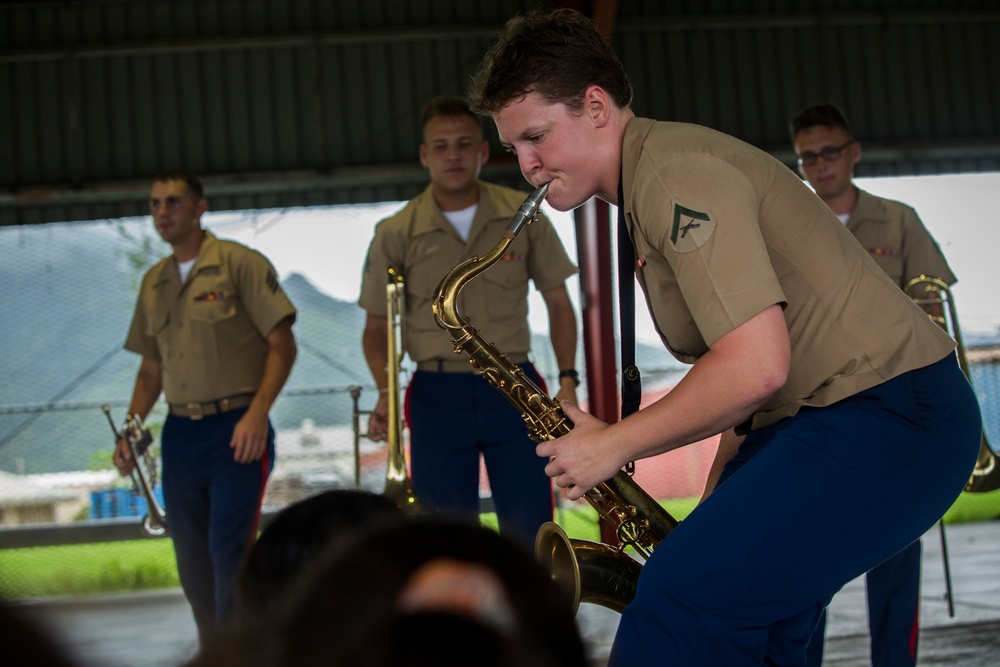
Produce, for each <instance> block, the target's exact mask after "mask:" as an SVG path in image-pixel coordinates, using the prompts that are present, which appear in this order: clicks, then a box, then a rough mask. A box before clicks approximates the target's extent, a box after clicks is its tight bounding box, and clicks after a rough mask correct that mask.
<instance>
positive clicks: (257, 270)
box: [233, 249, 295, 338]
mask: <svg viewBox="0 0 1000 667" xmlns="http://www.w3.org/2000/svg"><path fill="white" fill-rule="evenodd" d="M233 259H234V263H235V264H236V266H234V271H233V273H234V276H235V277H236V279H237V280H238V289H239V292H240V298H241V301H242V303H243V308H244V309H245V310H246V313H247V315H248V316H249V317H250V320H251V321H252V322H253V324H254V327H256V329H257V331H258V333H260V335H261V336H262V337H264V338H266V337H267V335H268V334H269V333H271V331H272V330H273V329H274V327H275V326H276V325H277V324H278V323H279V322H281V321H282V320H283V319H285V318H286V317H291V318H292V319H293V321H294V319H295V307H294V306H293V305H292V302H291V300H289V298H288V296H287V295H286V294H285V291H284V290H283V289H282V288H281V283H280V282H279V281H278V274H277V271H275V269H274V266H273V265H272V264H271V262H270V261H269V260H268V259H267V258H266V257H264V255H262V254H260V253H259V252H257V251H256V250H250V249H248V250H247V251H245V252H240V253H234V254H233Z"/></svg>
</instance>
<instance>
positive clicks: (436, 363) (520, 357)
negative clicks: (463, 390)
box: [417, 354, 528, 373]
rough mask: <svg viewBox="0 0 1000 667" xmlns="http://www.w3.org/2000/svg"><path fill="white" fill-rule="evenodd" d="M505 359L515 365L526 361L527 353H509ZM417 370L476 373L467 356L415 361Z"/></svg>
mask: <svg viewBox="0 0 1000 667" xmlns="http://www.w3.org/2000/svg"><path fill="white" fill-rule="evenodd" d="M507 359H508V360H509V361H510V362H511V363H512V364H516V365H520V364H524V363H527V361H528V355H527V354H509V355H507ZM417 370H418V371H432V372H435V373H477V372H478V371H477V370H476V368H475V367H474V366H473V365H472V362H471V360H470V359H469V358H468V357H456V358H454V359H425V360H423V361H418V362H417Z"/></svg>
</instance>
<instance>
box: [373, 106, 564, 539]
mask: <svg viewBox="0 0 1000 667" xmlns="http://www.w3.org/2000/svg"><path fill="white" fill-rule="evenodd" d="M421 127H422V130H423V139H424V140H423V143H422V144H421V146H420V150H419V153H420V163H421V165H423V166H424V168H426V169H427V172H428V175H429V177H430V184H429V185H428V186H427V188H426V189H425V190H424V191H423V192H422V193H421V194H419V195H418V196H417V197H415V198H414V199H412V200H411V201H410V202H408V203H407V205H406V206H405V207H404V208H403V209H402V210H401V211H399V212H398V213H396V214H395V215H393V216H391V217H390V218H387V219H385V220H383V221H381V222H380V223H379V224H378V226H377V227H376V229H375V234H374V237H373V238H372V241H371V245H370V247H369V250H368V257H367V261H366V263H365V269H364V275H363V278H362V285H361V296H360V299H359V303H360V305H361V307H362V308H364V309H365V310H366V311H367V319H366V323H365V329H364V334H363V337H362V346H363V349H364V354H365V358H366V359H367V362H368V366H369V368H370V369H371V373H372V377H373V379H374V381H375V385H376V386H377V387H378V388H379V389H380V395H379V399H378V403H377V404H376V406H375V408H374V411H373V413H372V415H371V418H370V421H369V426H368V433H369V437H371V438H372V439H375V440H381V439H384V438H385V433H386V429H387V410H388V396H387V393H386V389H387V387H388V379H387V372H386V368H387V361H388V360H387V358H386V357H387V354H386V340H387V336H388V333H389V332H388V322H387V319H388V318H387V317H386V316H385V312H386V305H385V299H386V296H385V276H386V271H387V269H388V268H389V267H393V268H394V269H395V270H396V271H398V272H399V274H400V275H402V276H403V277H404V278H405V285H406V287H405V302H406V312H405V314H404V315H403V317H404V318H405V325H404V327H403V329H404V330H405V332H406V340H405V341H404V342H403V345H404V346H405V348H406V351H407V353H408V354H409V356H410V358H411V359H412V360H413V361H414V362H416V365H417V369H416V372H415V373H414V375H413V378H412V380H411V382H410V385H409V387H408V389H407V393H406V399H405V413H406V415H407V418H408V419H407V421H408V424H409V429H410V458H411V477H412V481H413V487H414V491H415V493H416V495H417V497H419V498H420V500H421V502H422V503H426V504H428V505H429V506H431V507H433V508H435V509H438V510H442V511H447V512H458V513H463V514H465V515H468V516H477V513H478V511H479V489H480V480H479V471H480V456H482V458H483V461H484V462H485V464H486V471H487V474H488V476H489V484H490V489H491V492H492V496H493V503H494V506H495V508H496V512H497V518H498V522H499V527H500V531H501V532H502V533H505V534H507V535H508V536H511V537H514V538H516V539H517V540H519V541H521V542H522V543H523V544H525V545H530V544H531V543H532V542H533V540H534V536H535V533H536V532H537V530H538V528H539V527H540V526H541V525H542V524H543V523H545V522H547V521H551V520H552V510H553V498H554V497H553V493H552V484H551V481H550V480H549V478H548V477H547V476H546V475H545V470H544V467H545V466H544V462H543V461H540V460H539V459H538V458H537V457H536V456H535V455H534V448H533V443H532V441H531V440H530V439H529V437H528V433H527V429H526V428H525V424H524V422H523V421H522V420H521V417H520V416H519V414H518V412H517V411H516V410H515V409H514V408H513V407H512V406H511V405H510V404H508V403H507V401H506V400H505V399H504V398H503V397H502V396H500V395H499V394H497V392H495V391H494V390H493V389H492V388H491V387H490V386H489V385H488V383H486V382H484V381H483V380H482V378H480V377H478V376H477V374H476V373H475V372H474V371H475V369H474V368H473V367H472V366H471V364H470V363H469V361H468V360H467V359H465V358H463V357H459V356H457V355H455V353H454V352H453V350H452V345H451V339H450V338H449V336H448V334H447V333H446V332H445V331H444V330H442V329H441V328H439V327H438V326H437V324H436V323H435V321H434V316H433V313H432V309H431V302H432V296H433V292H434V289H435V287H437V285H438V283H439V282H440V281H441V279H442V278H443V277H444V276H445V274H446V273H447V272H448V271H449V270H450V269H451V267H453V266H455V265H456V264H458V263H459V262H460V261H462V260H464V259H466V258H467V257H469V256H472V255H477V254H482V253H484V252H485V251H487V250H489V249H490V248H492V247H493V245H494V244H495V242H496V239H497V237H498V236H499V235H500V232H502V231H503V229H504V228H505V227H506V225H507V223H508V221H509V220H510V218H511V216H512V214H513V213H514V212H515V211H517V209H518V206H519V205H520V204H521V202H522V200H523V199H524V193H523V192H520V191H517V190H512V189H509V188H503V187H500V186H497V185H493V184H490V183H486V182H484V181H482V180H480V179H479V175H480V170H481V168H482V166H483V165H484V164H485V163H486V161H487V159H488V158H489V144H488V142H487V141H486V140H485V139H484V138H483V131H482V123H481V121H480V119H479V118H478V117H477V116H476V115H475V114H473V113H472V111H470V110H469V107H468V105H467V104H466V102H465V101H464V100H462V99H460V98H452V97H439V98H435V99H434V100H432V101H431V102H429V103H428V105H427V106H426V108H425V109H424V112H423V117H422V120H421ZM500 264H501V266H499V267H496V269H495V271H494V272H491V274H490V278H491V279H490V280H489V281H487V280H483V281H480V282H479V283H477V284H476V286H475V287H471V288H470V290H469V291H470V294H469V296H468V297H467V300H466V301H465V302H464V303H465V304H466V310H467V312H469V313H470V314H471V315H472V316H473V319H476V320H477V321H479V320H482V321H486V322H488V323H489V326H490V329H489V330H490V332H491V334H495V335H496V336H498V337H499V339H498V341H497V343H498V346H499V347H501V348H502V349H504V350H505V351H507V352H508V353H509V356H510V358H511V360H512V361H514V362H515V363H517V364H518V365H520V366H521V367H522V368H523V369H524V370H525V372H526V373H528V374H529V376H530V377H531V378H532V379H533V380H534V381H535V382H541V378H540V377H539V375H538V373H537V371H536V370H535V368H534V366H533V365H532V364H531V362H530V361H529V358H528V354H529V352H530V331H529V328H528V321H527V314H528V302H527V297H528V288H529V281H533V282H534V284H535V287H536V288H537V289H538V290H540V291H541V293H542V297H543V299H544V301H545V305H546V307H547V309H548V314H549V327H550V332H551V334H550V335H551V340H552V347H553V350H554V352H555V357H556V360H557V362H558V364H559V368H560V370H561V372H560V377H559V387H558V388H557V389H556V395H557V396H558V398H560V399H565V400H568V401H570V402H572V403H574V404H575V403H576V387H577V384H578V382H579V377H578V375H577V372H576V371H575V370H574V365H575V363H574V362H575V359H576V347H577V323H576V315H575V313H574V311H573V306H572V304H571V302H570V300H569V294H568V293H567V290H566V285H565V281H566V279H567V278H569V277H570V276H572V275H573V274H574V273H575V272H576V267H574V266H573V264H572V262H571V261H570V259H569V257H568V256H567V254H566V251H565V249H564V248H563V246H562V243H561V242H560V240H559V237H558V236H557V235H556V233H555V230H554V228H553V227H552V225H551V223H550V222H549V221H548V220H547V219H543V218H541V217H539V220H538V223H536V224H533V225H531V226H530V228H529V229H528V230H526V233H525V234H524V235H522V239H519V242H518V243H517V244H516V245H514V246H512V247H511V250H510V252H509V253H508V254H507V255H506V256H505V257H504V258H503V259H502V261H501V262H500ZM543 386H544V385H543Z"/></svg>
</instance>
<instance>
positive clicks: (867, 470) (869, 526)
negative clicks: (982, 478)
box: [608, 355, 982, 667]
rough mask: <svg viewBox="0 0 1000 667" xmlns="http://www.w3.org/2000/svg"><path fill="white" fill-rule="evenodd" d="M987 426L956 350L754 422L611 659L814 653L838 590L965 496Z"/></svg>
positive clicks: (682, 666) (655, 566)
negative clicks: (865, 386) (816, 404)
mask: <svg viewBox="0 0 1000 667" xmlns="http://www.w3.org/2000/svg"><path fill="white" fill-rule="evenodd" d="M981 433H982V422H981V417H980V413H979V405H978V403H977V401H976V398H975V396H974V394H973V393H972V388H971V387H970V386H969V382H968V380H967V379H966V378H965V375H964V374H963V373H962V371H961V369H960V368H959V367H958V365H957V363H956V361H955V358H954V355H948V357H946V359H943V360H942V361H939V362H937V363H935V364H932V365H930V366H927V367H925V368H922V369H919V370H916V371H912V372H909V373H904V374H903V375H901V376H899V377H897V378H894V379H892V380H889V381H887V382H884V383H883V384H881V385H879V386H877V387H874V388H872V389H869V390H866V391H863V392H860V393H858V394H856V395H854V396H852V397H850V398H847V399H845V400H843V401H840V402H838V403H835V404H834V405H831V406H827V407H823V408H810V409H805V410H802V411H801V412H799V414H797V415H796V416H794V417H791V418H789V419H785V420H782V421H781V422H779V423H777V424H774V425H772V426H769V427H765V428H762V429H758V430H755V431H753V432H751V433H750V434H749V435H748V436H747V437H746V439H745V440H744V442H743V444H742V446H741V448H740V451H739V452H738V453H737V455H736V456H735V457H734V459H733V460H732V461H730V463H729V464H728V465H727V466H726V468H725V470H724V471H723V474H722V478H721V479H720V482H719V484H718V486H717V487H716V489H715V491H714V492H713V493H712V495H711V496H709V498H708V499H707V500H706V501H705V502H704V503H702V504H701V505H700V506H699V507H698V508H697V509H696V510H695V511H694V512H692V513H691V514H690V515H689V516H688V518H687V519H685V520H684V521H683V522H681V524H680V525H679V526H678V527H677V528H676V529H675V530H674V531H673V532H672V533H671V534H670V535H669V536H668V537H667V538H666V539H664V540H663V542H662V543H661V544H660V545H659V546H658V547H657V548H656V550H655V551H654V552H653V554H652V556H651V557H650V558H649V560H648V561H647V562H646V565H645V566H644V567H643V570H642V574H641V576H640V577H639V581H638V586H637V590H636V597H635V600H634V601H633V603H632V604H630V605H629V606H628V607H627V608H626V609H625V611H624V612H623V614H622V618H621V622H620V624H619V627H618V633H617V635H616V637H615V641H614V645H613V646H612V650H611V656H610V660H609V662H608V664H609V666H610V667H622V666H624V665H636V664H647V663H651V664H669V665H671V667H704V666H706V665H712V666H714V665H725V666H726V667H739V666H742V665H747V666H749V665H753V666H755V667H759V666H760V665H781V666H783V667H791V666H799V665H803V664H805V659H806V647H807V644H808V643H809V639H810V637H811V636H812V635H813V632H814V631H815V629H816V625H817V622H818V620H819V618H820V614H821V613H822V611H823V609H824V608H825V607H826V605H827V604H828V603H829V601H830V599H831V598H832V597H833V595H834V593H836V592H837V591H838V590H839V589H840V588H841V587H842V586H843V585H844V584H845V583H847V582H848V581H851V580H852V579H854V578H855V577H858V576H860V575H861V574H862V573H864V572H867V571H868V570H870V569H872V568H873V567H875V566H876V565H878V564H879V563H881V562H883V561H885V560H886V559H887V558H889V557H890V556H892V555H893V554H895V553H897V552H898V551H900V550H901V549H903V548H904V547H906V546H907V545H909V544H910V543H912V542H913V541H914V540H916V539H918V538H919V537H920V536H921V535H923V534H924V533H925V532H926V531H927V530H928V529H929V528H930V527H931V526H933V525H934V523H935V522H936V521H937V520H938V519H939V518H940V517H941V515H942V514H944V512H945V511H946V510H947V509H948V507H950V506H951V504H952V502H954V500H955V498H957V497H958V495H959V494H960V493H961V491H962V489H963V488H964V485H965V483H966V482H967V481H968V479H969V475H970V473H971V471H972V468H973V466H974V465H975V460H976V456H977V453H978V451H979V443H980V439H981Z"/></svg>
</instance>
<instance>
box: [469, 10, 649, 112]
mask: <svg viewBox="0 0 1000 667" xmlns="http://www.w3.org/2000/svg"><path fill="white" fill-rule="evenodd" d="M592 85H598V86H600V87H602V88H603V89H604V90H606V91H607V92H608V94H609V95H610V96H611V99H613V100H614V102H615V104H617V105H618V106H619V107H621V108H623V109H627V108H629V105H631V104H632V84H631V83H630V82H629V79H628V75H627V74H626V73H625V68H624V67H622V64H621V62H620V61H619V60H618V56H616V55H615V52H614V51H613V50H612V49H611V46H610V45H609V44H608V43H607V42H606V41H605V40H604V38H603V37H602V36H601V33H600V32H598V30H597V27H596V26H595V25H594V22H593V21H591V20H590V19H589V18H587V17H586V16H584V15H583V14H581V13H579V12H577V11H574V10H572V9H557V10H555V11H551V12H542V11H534V12H529V13H527V14H523V15H521V16H515V17H513V18H511V19H510V20H509V21H507V23H506V24H505V25H504V26H503V28H501V29H500V34H499V40H498V41H497V43H496V44H494V45H493V46H492V47H491V48H490V50H489V51H488V52H487V53H486V56H485V57H484V58H483V62H482V63H481V64H480V66H479V71H478V72H476V74H475V75H474V76H473V78H472V84H471V87H470V89H469V101H470V103H471V106H472V109H473V110H474V111H476V112H477V113H481V114H483V115H492V114H494V113H496V112H498V111H500V109H503V108H504V107H505V106H507V104H508V103H510V101H511V100H513V99H515V98H519V97H523V96H524V95H526V94H528V93H529V92H536V93H538V94H539V95H541V96H542V97H543V98H545V99H546V100H547V101H549V102H553V103H562V104H565V105H566V106H567V107H569V108H570V109H572V110H574V111H580V110H581V109H582V107H583V93H584V92H585V91H586V90H587V88H588V87H590V86H592Z"/></svg>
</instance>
